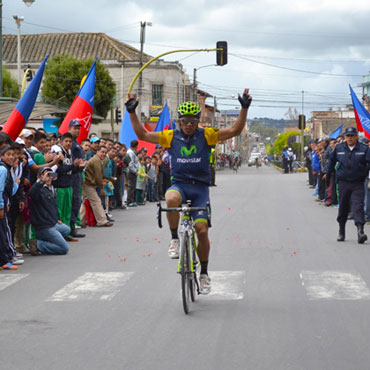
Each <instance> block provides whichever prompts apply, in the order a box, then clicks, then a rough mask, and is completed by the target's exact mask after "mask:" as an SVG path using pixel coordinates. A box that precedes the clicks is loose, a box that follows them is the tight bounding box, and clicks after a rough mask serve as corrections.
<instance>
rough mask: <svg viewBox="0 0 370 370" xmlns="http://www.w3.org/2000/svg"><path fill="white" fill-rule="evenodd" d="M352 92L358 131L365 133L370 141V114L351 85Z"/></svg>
mask: <svg viewBox="0 0 370 370" xmlns="http://www.w3.org/2000/svg"><path fill="white" fill-rule="evenodd" d="M349 89H350V90H351V97H352V104H353V110H354V112H355V117H356V125H357V131H359V132H363V133H364V134H365V136H366V137H367V138H368V139H370V113H369V112H368V111H367V110H366V108H365V107H364V106H363V105H362V103H361V102H360V100H359V99H358V97H357V96H356V94H355V92H354V91H353V90H352V87H351V85H349Z"/></svg>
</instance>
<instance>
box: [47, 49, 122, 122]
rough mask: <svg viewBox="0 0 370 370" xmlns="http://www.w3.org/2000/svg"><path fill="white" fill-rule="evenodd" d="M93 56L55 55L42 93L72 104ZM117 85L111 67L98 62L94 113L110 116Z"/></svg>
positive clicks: (52, 98)
mask: <svg viewBox="0 0 370 370" xmlns="http://www.w3.org/2000/svg"><path fill="white" fill-rule="evenodd" d="M93 62H94V60H93V59H85V60H80V59H76V58H74V57H72V56H70V55H56V56H55V57H53V58H51V59H50V60H49V61H48V63H47V65H46V68H45V73H44V79H43V86H42V95H43V97H46V98H48V99H51V100H54V101H61V102H63V103H65V104H67V105H69V106H70V105H71V104H72V102H73V100H74V98H75V97H76V94H77V92H78V90H79V88H80V84H81V80H82V78H83V76H85V75H86V74H87V73H88V71H89V69H90V67H91V65H92V64H93ZM115 93H116V86H115V83H114V82H113V80H112V78H111V76H110V75H109V72H108V70H107V69H106V68H105V67H104V66H103V65H102V64H101V63H100V62H99V61H97V63H96V77H95V98H94V112H95V113H96V114H98V115H99V116H102V117H104V118H105V117H106V116H107V113H108V111H109V110H110V108H111V106H112V103H113V98H114V96H115Z"/></svg>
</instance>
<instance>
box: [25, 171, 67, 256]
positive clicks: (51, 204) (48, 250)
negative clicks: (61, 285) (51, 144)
mask: <svg viewBox="0 0 370 370" xmlns="http://www.w3.org/2000/svg"><path fill="white" fill-rule="evenodd" d="M56 177H57V174H56V173H54V172H53V170H52V169H51V168H50V167H44V168H42V169H41V170H40V171H39V172H38V174H37V178H38V179H37V182H36V183H35V184H33V186H32V188H31V190H30V192H29V195H30V198H31V202H30V215H31V224H32V226H33V227H34V229H35V233H36V237H37V239H32V240H30V252H31V254H32V255H33V256H36V255H38V254H67V253H68V251H69V247H68V244H67V242H66V241H65V239H64V238H65V237H66V236H67V235H68V234H69V233H70V231H71V230H70V228H69V226H67V225H65V224H63V223H62V222H61V221H59V220H58V207H57V201H56V193H55V190H54V187H53V186H52V184H51V183H52V181H53V179H55V178H56Z"/></svg>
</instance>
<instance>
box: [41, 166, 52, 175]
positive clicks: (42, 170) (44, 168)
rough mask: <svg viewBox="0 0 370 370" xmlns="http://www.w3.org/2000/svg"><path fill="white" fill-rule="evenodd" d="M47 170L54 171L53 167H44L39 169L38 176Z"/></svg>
mask: <svg viewBox="0 0 370 370" xmlns="http://www.w3.org/2000/svg"><path fill="white" fill-rule="evenodd" d="M46 171H51V172H53V170H52V168H51V167H43V168H41V169H40V170H39V172H37V177H40V176H41V175H42V174H43V173H44V172H46Z"/></svg>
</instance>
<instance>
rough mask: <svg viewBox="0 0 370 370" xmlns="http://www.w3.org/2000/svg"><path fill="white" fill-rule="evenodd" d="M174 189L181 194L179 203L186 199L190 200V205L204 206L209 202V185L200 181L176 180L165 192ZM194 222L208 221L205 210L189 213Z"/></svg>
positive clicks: (184, 201)
mask: <svg viewBox="0 0 370 370" xmlns="http://www.w3.org/2000/svg"><path fill="white" fill-rule="evenodd" d="M170 191H176V192H177V193H179V194H180V195H181V204H186V201H187V200H191V206H192V207H206V206H207V202H209V187H208V185H205V184H201V183H191V182H176V183H174V184H173V185H172V186H171V187H170V188H169V189H168V190H167V192H166V193H168V192H170ZM191 216H192V218H193V221H194V224H196V223H197V222H208V215H207V212H206V211H194V212H192V214H191Z"/></svg>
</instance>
